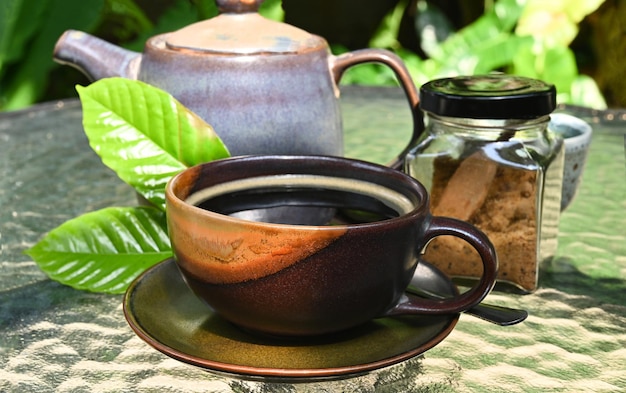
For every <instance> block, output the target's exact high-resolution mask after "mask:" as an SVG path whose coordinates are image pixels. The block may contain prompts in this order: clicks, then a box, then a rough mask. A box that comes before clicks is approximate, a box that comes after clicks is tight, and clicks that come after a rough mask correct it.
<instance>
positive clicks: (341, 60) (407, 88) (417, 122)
mask: <svg viewBox="0 0 626 393" xmlns="http://www.w3.org/2000/svg"><path fill="white" fill-rule="evenodd" d="M363 63H381V64H384V65H386V66H388V67H389V68H391V70H392V71H393V72H394V74H395V75H396V78H398V81H399V82H400V85H401V86H402V89H403V90H404V94H405V95H406V98H407V100H408V102H409V105H410V108H411V115H412V117H413V135H412V136H411V139H410V141H409V143H408V144H407V145H406V147H405V148H404V150H402V152H400V154H399V155H398V156H397V157H396V158H394V159H393V160H392V161H391V162H390V163H389V164H387V165H388V166H389V167H391V168H393V169H398V170H400V169H401V168H402V166H403V164H404V157H406V155H407V153H408V152H409V150H410V149H411V148H412V147H413V146H414V145H415V144H416V143H417V140H418V138H419V137H420V135H421V134H422V132H423V131H424V116H423V114H422V111H421V110H420V109H419V95H418V93H417V88H416V87H415V84H414V83H413V79H412V78H411V74H410V73H409V70H408V69H407V68H406V66H405V65H404V62H403V61H402V59H401V58H400V57H398V56H397V55H396V54H395V53H393V52H391V51H388V50H386V49H374V48H369V49H360V50H356V51H353V52H348V53H344V54H341V55H339V56H331V57H330V69H331V72H332V75H333V78H334V80H335V84H336V85H339V81H340V80H341V77H342V76H343V73H344V72H345V71H346V70H347V69H348V68H350V67H352V66H354V65H357V64H363Z"/></svg>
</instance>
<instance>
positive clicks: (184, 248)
mask: <svg viewBox="0 0 626 393" xmlns="http://www.w3.org/2000/svg"><path fill="white" fill-rule="evenodd" d="M166 203H167V218H168V226H169V235H170V238H171V241H172V247H173V250H174V254H175V257H176V262H177V264H178V267H179V269H180V271H181V273H182V275H183V277H184V279H185V281H186V282H187V284H188V285H189V287H190V288H191V289H192V290H193V292H194V293H195V294H196V295H197V296H198V297H200V298H202V299H203V300H204V301H205V302H206V303H207V304H208V305H209V306H211V307H212V308H213V309H214V310H215V312H217V313H218V314H220V315H221V316H222V317H224V318H226V319H227V320H229V321H231V322H233V323H234V324H236V325H239V326H240V327H243V328H245V329H247V330H250V331H255V332H261V333H265V334H271V335H280V336H304V335H317V334H323V333H329V332H334V331H339V330H343V329H347V328H350V327H353V326H356V325H359V324H362V323H364V322H366V321H369V320H371V319H373V318H377V317H385V316H392V315H399V314H449V313H457V312H461V311H463V310H466V309H468V308H471V307H472V306H474V305H476V304H477V303H479V302H480V301H481V300H482V299H483V298H484V297H485V296H486V295H487V294H488V293H489V292H490V291H491V289H492V288H493V285H494V282H495V278H496V273H497V259H496V254H495V251H494V248H493V246H492V245H491V243H490V241H489V240H488V239H487V237H486V236H485V235H484V234H482V233H481V232H480V231H479V230H478V229H476V228H475V227H473V226H471V225H469V224H467V223H465V222H461V221H458V220H454V219H450V218H444V217H433V216H432V215H431V214H430V212H429V200H428V194H427V192H426V190H425V188H424V187H423V186H422V185H421V184H420V183H419V182H418V181H417V180H415V179H413V178H411V177H410V176H408V175H406V174H404V173H402V172H399V171H396V170H393V169H390V168H387V167H384V166H380V165H376V164H371V163H366V162H362V161H357V160H351V159H346V158H336V157H324V156H247V157H236V158H230V159H225V160H220V161H214V162H210V163H207V164H202V165H199V166H195V167H192V168H189V169H187V170H185V171H183V172H182V173H180V174H178V175H177V176H175V177H174V178H173V179H172V180H171V181H170V182H169V184H168V185H167V188H166ZM282 206H299V207H303V208H306V207H311V208H312V209H317V208H319V207H331V208H334V209H336V210H337V212H338V214H337V217H335V218H334V219H333V222H330V223H329V224H328V225H302V224H289V223H286V224H285V223H281V224H275V223H268V222H255V221H249V220H245V219H242V218H238V217H237V214H239V213H240V212H245V211H251V210H255V209H271V208H275V207H282ZM341 213H346V214H345V215H346V216H347V217H350V218H349V219H347V220H346V219H342V218H341ZM355 218H356V219H358V220H359V222H354V220H355ZM295 221H296V222H298V221H299V220H298V218H295ZM442 235H451V236H457V237H460V238H462V239H464V240H465V241H467V242H469V243H470V244H471V245H472V246H473V247H474V248H475V249H476V250H477V251H478V253H479V254H480V256H481V258H482V261H483V265H484V272H483V275H482V277H481V279H480V280H479V282H478V283H477V284H476V285H475V287H473V288H472V289H470V290H469V291H468V292H466V293H464V294H461V295H458V296H456V297H454V298H450V299H446V300H443V301H435V300H427V299H422V298H419V297H415V296H412V295H408V294H406V293H405V289H406V287H407V286H408V284H409V282H410V280H411V278H412V277H413V274H414V271H415V268H416V266H417V263H418V259H419V256H420V255H421V254H422V252H423V250H424V248H425V247H426V245H427V244H428V242H429V241H430V240H432V239H433V238H435V237H437V236H442ZM450 262H451V263H455V261H450Z"/></svg>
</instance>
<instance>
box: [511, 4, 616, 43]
mask: <svg viewBox="0 0 626 393" xmlns="http://www.w3.org/2000/svg"><path fill="white" fill-rule="evenodd" d="M604 1H605V0H550V1H545V0H527V1H526V6H525V7H524V12H523V13H522V15H521V16H520V19H519V23H518V25H517V28H516V33H517V34H518V35H531V36H533V37H535V38H536V39H538V40H541V41H544V42H545V43H546V44H547V45H548V46H559V45H560V46H568V45H569V44H571V43H572V41H573V40H574V38H576V35H577V34H578V24H579V23H580V22H581V21H582V20H583V18H584V17H585V16H587V15H589V14H590V13H592V12H593V11H595V10H596V9H598V7H600V5H602V3H604Z"/></svg>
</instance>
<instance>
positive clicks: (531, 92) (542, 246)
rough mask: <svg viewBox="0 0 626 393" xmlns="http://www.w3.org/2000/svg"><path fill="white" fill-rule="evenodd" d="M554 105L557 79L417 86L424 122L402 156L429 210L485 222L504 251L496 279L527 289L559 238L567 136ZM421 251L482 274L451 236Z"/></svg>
mask: <svg viewBox="0 0 626 393" xmlns="http://www.w3.org/2000/svg"><path fill="white" fill-rule="evenodd" d="M555 106H556V89H555V87H554V86H553V85H550V84H547V83H544V82H541V81H538V80H534V79H528V78H522V77H517V76H510V75H503V74H494V75H483V76H467V77H456V78H446V79H439V80H434V81H431V82H429V83H426V84H425V85H423V86H422V87H421V89H420V108H421V110H422V111H423V112H424V114H425V123H426V129H425V131H424V133H423V134H422V135H421V137H420V139H419V140H418V142H417V145H416V146H415V147H414V148H413V149H412V150H411V151H410V152H409V153H408V156H407V157H406V160H405V165H406V167H405V171H406V172H407V173H409V174H410V175H411V176H413V177H414V178H416V179H418V180H419V181H420V182H422V183H423V184H424V185H425V186H426V188H427V189H428V190H429V192H430V196H431V210H432V212H433V214H434V215H441V216H448V217H455V218H458V219H461V220H464V221H468V222H470V223H471V224H473V225H475V226H476V227H478V228H480V229H481V230H482V231H483V232H485V233H486V234H487V236H488V237H489V239H490V240H491V241H492V242H493V244H494V246H495V249H496V252H497V254H498V259H499V262H500V268H499V273H498V281H501V282H508V283H512V284H514V285H515V286H517V287H518V288H520V289H522V290H524V291H527V292H532V291H533V290H535V289H536V288H537V280H538V267H539V264H540V262H541V261H542V260H544V259H545V258H548V257H550V256H552V255H554V252H555V251H556V245H557V235H558V224H559V216H560V203H561V183H562V177H563V142H562V140H561V139H560V138H559V137H558V136H556V135H555V134H553V133H552V132H550V131H549V129H548V127H547V126H548V122H549V120H550V117H549V115H550V113H551V112H552V111H553V110H554V108H555ZM424 258H425V260H426V261H428V262H430V263H432V264H434V265H435V266H437V267H439V268H440V269H441V270H443V271H444V272H445V273H447V274H448V275H450V276H452V277H462V278H478V277H480V275H481V269H482V268H481V263H480V259H479V257H478V255H477V254H476V253H475V251H473V250H472V249H471V247H469V245H467V244H466V243H465V242H463V241H461V240H458V239H453V238H451V237H449V236H443V237H440V238H437V239H435V240H434V241H433V242H431V243H430V244H429V246H428V247H427V249H426V253H425V256H424Z"/></svg>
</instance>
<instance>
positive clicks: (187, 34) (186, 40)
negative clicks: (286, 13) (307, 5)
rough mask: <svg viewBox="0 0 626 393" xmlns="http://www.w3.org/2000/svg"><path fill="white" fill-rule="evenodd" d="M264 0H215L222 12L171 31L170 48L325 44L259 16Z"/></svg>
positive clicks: (247, 50)
mask: <svg viewBox="0 0 626 393" xmlns="http://www.w3.org/2000/svg"><path fill="white" fill-rule="evenodd" d="M262 2H263V0H216V3H217V6H218V8H219V10H220V14H219V15H218V16H216V17H215V18H211V19H208V20H205V21H202V22H197V23H194V24H192V25H189V26H187V27H184V28H182V29H180V30H177V31H175V32H173V33H171V34H169V35H168V36H167V38H166V45H167V47H168V48H169V49H173V50H184V51H197V52H208V53H224V54H241V55H246V54H254V53H274V54H276V53H298V52H303V51H307V50H310V49H315V48H319V47H320V46H326V41H324V39H322V38H321V37H318V36H315V35H312V34H310V33H308V32H306V31H304V30H302V29H299V28H297V27H294V26H291V25H289V24H286V23H280V22H276V21H273V20H270V19H267V18H264V17H263V16H261V15H259V13H258V10H259V7H260V5H261V3H262Z"/></svg>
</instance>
